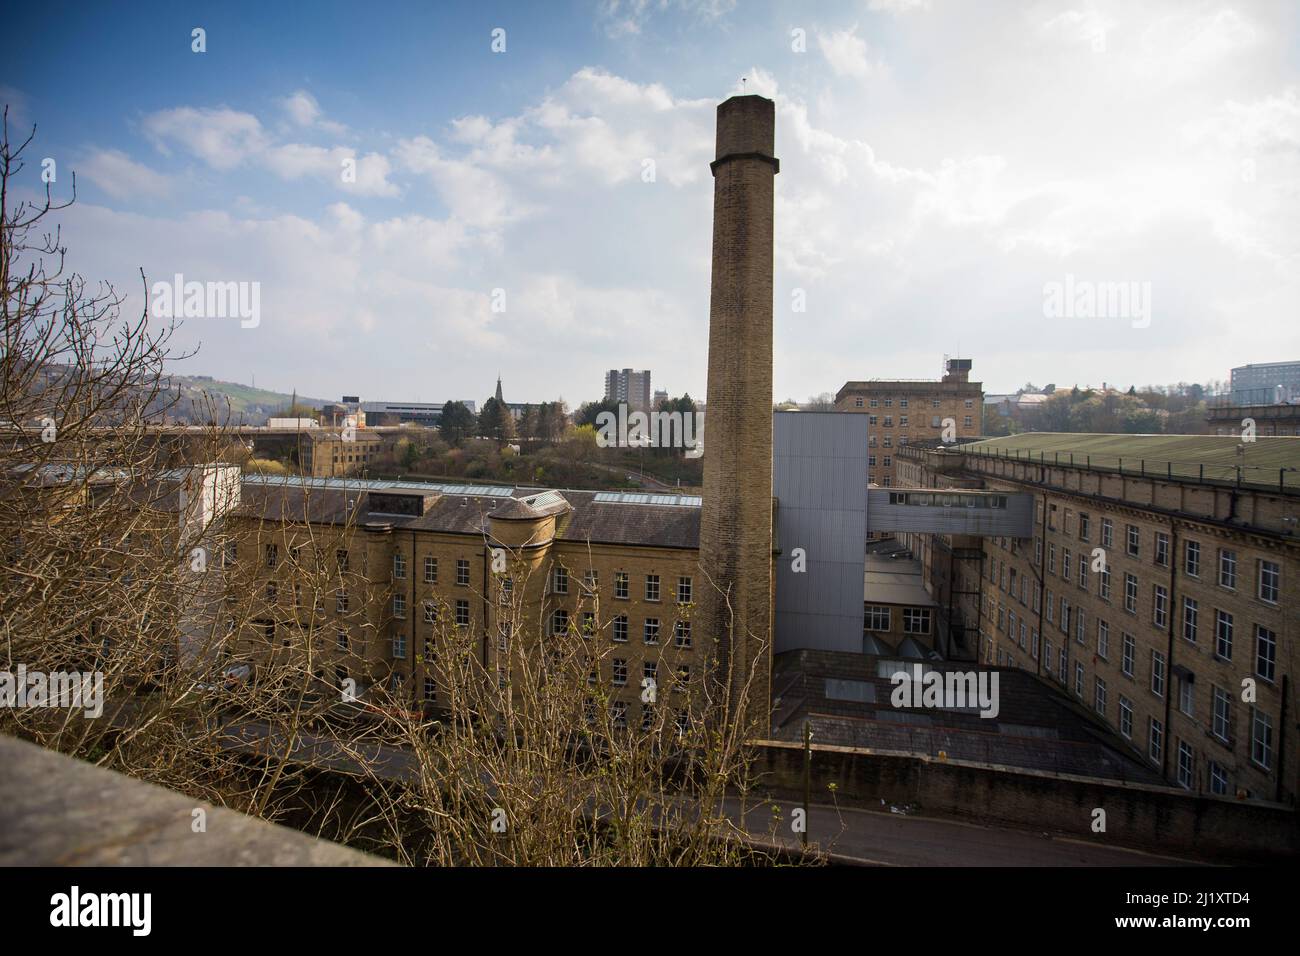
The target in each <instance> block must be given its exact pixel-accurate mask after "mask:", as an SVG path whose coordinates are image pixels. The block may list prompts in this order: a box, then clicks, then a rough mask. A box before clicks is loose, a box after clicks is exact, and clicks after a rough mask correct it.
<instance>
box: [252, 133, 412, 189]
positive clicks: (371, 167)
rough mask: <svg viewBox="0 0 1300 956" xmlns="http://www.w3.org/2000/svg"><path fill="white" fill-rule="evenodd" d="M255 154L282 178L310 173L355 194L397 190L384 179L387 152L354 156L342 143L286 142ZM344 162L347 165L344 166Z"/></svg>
mask: <svg viewBox="0 0 1300 956" xmlns="http://www.w3.org/2000/svg"><path fill="white" fill-rule="evenodd" d="M259 158H260V161H261V162H262V163H263V164H265V165H266V167H267V168H268V169H270V170H271V171H272V172H274V173H275V174H276V175H277V176H280V177H281V178H282V179H301V178H303V177H311V178H314V179H317V180H320V181H321V182H331V181H332V182H333V183H336V184H337V185H338V186H339V188H340V189H342V190H343V191H345V192H349V193H354V194H356V195H358V196H396V195H398V194H399V193H400V190H399V189H398V188H397V186H396V185H395V184H394V183H392V182H389V179H388V176H389V174H390V173H391V172H392V164H391V163H390V162H389V160H388V157H387V156H383V155H381V154H379V153H367V154H366V155H364V156H357V154H356V151H355V150H353V149H351V148H349V147H345V146H336V147H334V148H332V149H326V148H324V147H321V146H306V145H303V144H302V143H287V144H285V145H283V146H276V147H273V148H271V149H268V150H267V151H266V152H265V153H264V154H262V156H261V157H259ZM349 161H350V162H349ZM345 163H349V165H346V166H345ZM345 171H346V173H347V176H346V178H345Z"/></svg>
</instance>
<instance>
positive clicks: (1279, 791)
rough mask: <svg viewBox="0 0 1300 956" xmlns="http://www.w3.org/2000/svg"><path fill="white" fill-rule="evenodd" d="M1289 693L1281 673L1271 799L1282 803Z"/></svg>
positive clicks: (1287, 679) (1288, 678) (1284, 623)
mask: <svg viewBox="0 0 1300 956" xmlns="http://www.w3.org/2000/svg"><path fill="white" fill-rule="evenodd" d="M1282 627H1283V628H1285V627H1286V620H1285V619H1283V621H1282ZM1282 636H1283V638H1285V637H1286V632H1285V631H1283V634H1282ZM1280 646H1284V645H1280ZM1290 693H1291V678H1290V677H1288V676H1287V675H1286V674H1283V675H1282V706H1281V712H1280V713H1279V714H1278V720H1277V784H1276V785H1275V788H1274V792H1273V799H1274V800H1276V801H1277V802H1278V803H1282V802H1283V797H1284V796H1285V795H1286V787H1284V786H1283V784H1282V781H1283V780H1285V779H1286V721H1287V716H1286V704H1287V698H1288V697H1289V696H1290Z"/></svg>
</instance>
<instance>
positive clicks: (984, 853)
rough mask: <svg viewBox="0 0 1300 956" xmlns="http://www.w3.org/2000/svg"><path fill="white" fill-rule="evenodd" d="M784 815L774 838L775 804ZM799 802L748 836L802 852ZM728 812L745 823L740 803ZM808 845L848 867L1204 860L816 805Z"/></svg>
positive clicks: (765, 816) (783, 804) (751, 826)
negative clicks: (796, 816) (795, 822)
mask: <svg viewBox="0 0 1300 956" xmlns="http://www.w3.org/2000/svg"><path fill="white" fill-rule="evenodd" d="M773 803H776V805H777V806H778V807H780V809H781V812H782V814H783V819H782V825H781V828H780V829H779V830H777V831H776V833H775V840H774V839H773V837H774V834H773V832H772V819H773V814H772V809H771V807H772V804H773ZM795 806H797V802H796V801H792V800H776V801H765V802H764V803H762V804H760V805H759V806H757V807H753V808H751V809H750V810H749V812H748V813H747V814H746V816H745V824H746V826H745V829H746V832H748V833H749V834H751V836H753V837H754V838H755V839H758V840H760V841H761V842H765V843H769V844H770V843H772V842H775V843H777V844H779V845H781V846H784V847H787V848H790V849H797V848H798V847H799V845H800V840H801V837H800V836H799V835H798V834H795V833H792V832H791V830H790V819H791V810H792V809H793V808H794V807H795ZM727 810H728V813H729V815H730V816H731V818H732V819H733V820H737V821H738V820H739V816H740V805H739V803H738V802H736V801H729V806H728V807H727ZM808 823H809V828H808V840H809V843H810V844H816V845H817V846H819V847H820V848H822V849H826V850H829V851H830V853H831V855H832V858H834V859H838V860H840V861H842V862H846V863H859V864H870V865H876V866H1187V865H1189V864H1191V865H1198V864H1196V861H1192V860H1182V859H1175V858H1173V857H1165V856H1156V855H1154V854H1150V853H1144V852H1142V851H1140V850H1130V849H1127V848H1124V847H1118V846H1103V845H1098V844H1096V843H1093V842H1084V841H1081V840H1072V839H1067V838H1063V837H1060V836H1053V835H1049V834H1045V833H1034V832H1031V831H1027V830H1012V829H1007V828H1004V827H989V826H981V825H979V824H974V823H964V822H961V821H957V820H946V819H938V818H934V817H924V816H917V815H912V814H908V815H903V814H897V813H885V812H879V811H875V810H857V809H852V808H842V807H841V808H838V809H837V808H836V807H833V806H824V805H822V806H819V805H813V807H812V812H811V813H810V814H809V815H808Z"/></svg>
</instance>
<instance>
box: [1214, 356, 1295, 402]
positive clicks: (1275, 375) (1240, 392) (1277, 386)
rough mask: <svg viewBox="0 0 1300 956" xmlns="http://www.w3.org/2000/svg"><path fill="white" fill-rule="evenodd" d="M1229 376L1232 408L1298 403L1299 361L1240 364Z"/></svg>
mask: <svg viewBox="0 0 1300 956" xmlns="http://www.w3.org/2000/svg"><path fill="white" fill-rule="evenodd" d="M1228 375H1229V381H1230V382H1231V385H1232V403H1233V404H1234V405H1273V404H1275V403H1278V402H1295V401H1300V362H1260V363H1258V364H1252V365H1239V366H1237V367H1236V368H1234V369H1233V370H1232V371H1231V372H1229V373H1228Z"/></svg>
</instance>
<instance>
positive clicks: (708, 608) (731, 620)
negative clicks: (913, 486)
mask: <svg viewBox="0 0 1300 956" xmlns="http://www.w3.org/2000/svg"><path fill="white" fill-rule="evenodd" d="M775 126H776V106H775V104H774V103H773V102H772V101H771V100H769V99H765V98H763V97H761V96H733V97H731V99H729V100H727V101H726V102H724V103H722V104H721V105H719V106H718V138H717V158H716V159H715V160H714V161H713V162H712V163H711V164H710V168H711V169H712V170H713V284H712V289H711V293H710V298H709V381H708V399H707V401H708V414H709V418H708V426H707V430H708V438H707V440H706V443H705V453H704V506H703V509H702V513H701V527H700V566H701V570H702V571H703V572H704V573H703V575H702V578H703V582H702V583H703V587H701V589H700V598H699V602H698V611H697V621H698V625H697V626H698V628H699V631H698V633H700V634H702V635H704V637H705V638H706V640H708V639H715V638H716V639H717V640H718V654H719V660H720V661H721V662H722V664H723V667H724V673H726V668H727V665H728V664H729V665H730V671H731V674H730V678H731V679H730V685H731V686H730V691H731V697H730V699H731V700H732V701H733V702H734V701H736V700H737V697H736V695H737V694H738V693H739V692H740V691H741V690H743V689H744V688H745V686H746V684H748V685H749V691H750V697H749V710H748V713H747V717H748V718H749V719H750V720H752V721H754V722H755V723H756V724H757V727H756V728H755V730H756V731H757V732H759V733H763V734H766V733H767V732H768V730H769V728H770V717H771V671H772V655H771V639H772V207H773V187H774V185H775V181H774V177H775V176H776V173H777V171H778V169H779V163H778V162H777V160H776V157H775V156H773V152H774V149H775V143H774V140H775ZM728 604H730V607H728ZM705 646H706V647H710V646H711V644H709V643H706V645H705ZM733 706H734V703H733Z"/></svg>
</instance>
